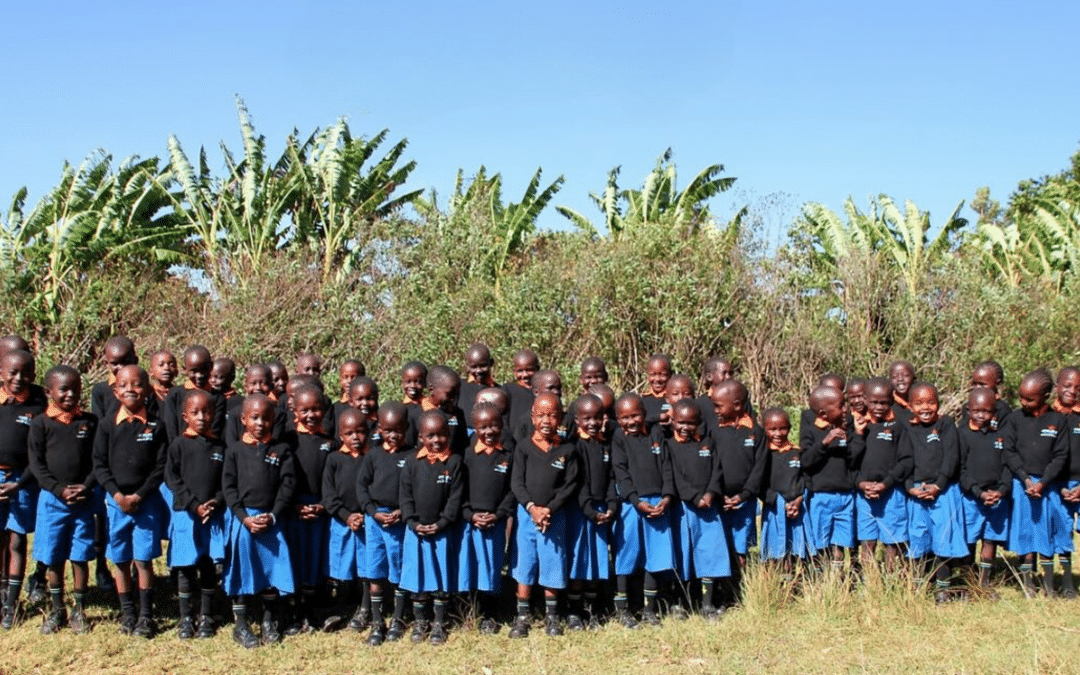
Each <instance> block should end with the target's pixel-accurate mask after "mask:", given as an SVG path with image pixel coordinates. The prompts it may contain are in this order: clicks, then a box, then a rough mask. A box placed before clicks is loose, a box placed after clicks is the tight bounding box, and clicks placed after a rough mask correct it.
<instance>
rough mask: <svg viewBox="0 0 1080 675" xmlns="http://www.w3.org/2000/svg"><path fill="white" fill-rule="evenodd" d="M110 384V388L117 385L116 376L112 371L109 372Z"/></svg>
mask: <svg viewBox="0 0 1080 675" xmlns="http://www.w3.org/2000/svg"><path fill="white" fill-rule="evenodd" d="M108 384H109V386H110V387H111V386H113V385H114V384H116V375H115V374H114V373H113V372H112V371H111V370H110V371H109V379H108Z"/></svg>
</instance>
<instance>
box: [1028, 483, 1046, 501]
mask: <svg viewBox="0 0 1080 675" xmlns="http://www.w3.org/2000/svg"><path fill="white" fill-rule="evenodd" d="M1027 483H1029V485H1028V488H1027V489H1026V490H1024V492H1026V493H1027V494H1028V496H1031V497H1035V498H1041V497H1042V496H1043V495H1042V491H1043V488H1044V487H1045V484H1044V483H1043V482H1042V481H1038V482H1036V483H1033V482H1032V481H1031V479H1030V478H1029V479H1028V480H1027Z"/></svg>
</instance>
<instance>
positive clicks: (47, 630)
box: [41, 609, 67, 635]
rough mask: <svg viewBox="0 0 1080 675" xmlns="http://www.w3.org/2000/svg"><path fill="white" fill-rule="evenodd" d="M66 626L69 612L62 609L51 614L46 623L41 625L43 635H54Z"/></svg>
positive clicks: (46, 618)
mask: <svg viewBox="0 0 1080 675" xmlns="http://www.w3.org/2000/svg"><path fill="white" fill-rule="evenodd" d="M65 625H67V612H66V611H64V610H62V609H54V610H53V611H51V612H49V615H48V616H47V617H45V621H44V623H42V624H41V634H42V635H52V634H53V633H55V632H57V631H59V630H60V629H61V628H63V627H64V626H65Z"/></svg>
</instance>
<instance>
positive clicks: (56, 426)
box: [28, 412, 98, 498]
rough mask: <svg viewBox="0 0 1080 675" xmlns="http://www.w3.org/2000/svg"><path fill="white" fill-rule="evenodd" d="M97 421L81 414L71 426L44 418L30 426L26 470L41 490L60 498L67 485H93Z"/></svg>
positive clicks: (94, 483) (95, 482)
mask: <svg viewBox="0 0 1080 675" xmlns="http://www.w3.org/2000/svg"><path fill="white" fill-rule="evenodd" d="M97 422H98V420H97V417H94V416H93V415H92V414H90V413H85V412H84V413H82V414H81V415H79V416H78V417H76V418H75V419H74V420H73V421H72V423H71V424H63V423H61V422H58V421H57V420H54V419H50V418H48V417H46V416H45V415H39V416H38V417H35V418H34V420H33V421H32V422H31V423H30V436H29V439H28V449H29V452H30V470H31V471H32V472H33V474H34V476H35V477H36V478H37V482H38V485H40V486H41V489H42V490H48V491H49V492H51V493H53V494H54V495H56V497H57V498H60V497H61V495H62V494H63V492H64V488H66V487H67V486H69V485H85V486H86V487H88V488H91V487H94V485H96V484H97V479H96V478H95V476H94V438H95V436H96V432H97Z"/></svg>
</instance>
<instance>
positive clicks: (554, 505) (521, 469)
mask: <svg viewBox="0 0 1080 675" xmlns="http://www.w3.org/2000/svg"><path fill="white" fill-rule="evenodd" d="M515 386H516V385H515ZM511 485H512V486H513V490H514V497H516V498H517V500H518V502H520V503H521V504H523V505H526V506H528V504H529V503H530V502H532V503H535V504H536V505H538V506H546V507H547V508H549V509H550V510H551V512H552V513H555V512H556V511H558V510H560V509H561V508H562V507H563V505H564V504H566V502H567V501H568V500H570V499H573V498H574V497H575V496H576V495H577V491H578V487H579V475H578V458H577V453H576V452H575V450H574V445H573V444H572V443H562V444H560V445H558V446H556V447H552V448H550V449H549V450H548V451H547V452H544V451H543V450H541V449H540V448H538V447H537V446H536V444H535V443H533V441H532V439H531V438H530V439H527V440H525V441H523V442H522V443H519V444H518V446H517V448H516V449H515V450H514V463H513V469H512V475H511Z"/></svg>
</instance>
